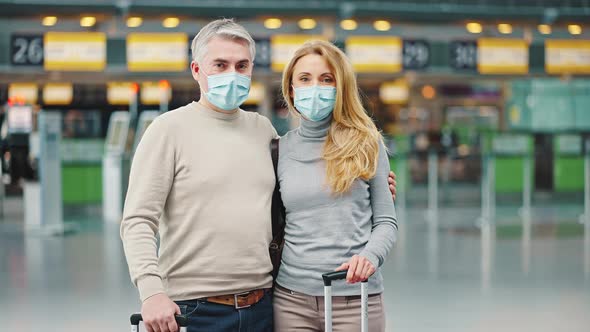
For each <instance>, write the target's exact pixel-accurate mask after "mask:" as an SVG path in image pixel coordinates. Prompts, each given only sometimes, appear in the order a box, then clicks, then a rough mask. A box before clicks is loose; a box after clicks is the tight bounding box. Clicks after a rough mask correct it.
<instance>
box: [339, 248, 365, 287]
mask: <svg viewBox="0 0 590 332" xmlns="http://www.w3.org/2000/svg"><path fill="white" fill-rule="evenodd" d="M344 270H348V274H347V275H346V282H347V283H349V284H354V283H357V282H361V281H365V280H367V279H369V277H370V276H372V275H373V273H375V267H374V266H373V264H372V263H371V262H370V261H369V260H368V259H367V258H366V257H363V256H359V255H354V256H352V258H350V260H349V261H348V262H346V263H343V264H342V265H340V266H339V267H338V268H337V269H336V270H335V271H344Z"/></svg>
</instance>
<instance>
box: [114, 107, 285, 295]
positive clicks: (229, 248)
mask: <svg viewBox="0 0 590 332" xmlns="http://www.w3.org/2000/svg"><path fill="white" fill-rule="evenodd" d="M276 136H277V134H276V131H275V130H274V128H273V127H272V125H271V123H270V121H269V120H268V119H267V118H265V117H263V116H260V115H258V114H257V113H250V112H244V111H242V110H240V111H238V112H235V113H233V114H225V113H219V112H216V111H213V110H210V109H207V108H205V107H204V106H202V105H201V104H199V103H196V102H193V103H191V104H189V105H187V106H184V107H181V108H179V109H176V110H174V111H171V112H168V113H165V114H163V115H161V116H160V117H158V118H157V119H156V121H154V122H153V124H152V125H151V126H150V127H149V128H148V130H147V131H146V133H145V135H144V137H143V138H142V140H141V143H140V144H139V146H138V148H137V151H136V154H135V156H134V158H133V164H132V168H131V175H130V179H129V189H128V191H127V198H126V200H125V209H124V212H123V220H122V223H121V239H122V240H123V246H124V249H125V255H126V257H127V262H128V264H129V271H130V274H131V278H132V280H133V282H134V283H135V285H136V286H137V287H138V289H139V293H140V298H141V300H142V301H143V300H145V299H147V298H149V297H150V296H153V295H155V294H158V293H166V294H167V295H168V296H169V297H170V298H171V299H172V300H187V299H196V298H201V297H207V296H216V295H223V294H233V293H239V292H244V291H248V290H253V289H258V288H266V287H271V286H272V278H271V276H270V274H269V272H270V271H271V269H272V264H271V261H270V258H269V255H268V245H269V243H270V241H271V221H270V204H271V197H272V192H273V188H274V184H275V178H274V173H273V166H272V161H271V157H270V153H269V143H270V141H271V139H272V138H274V137H276ZM158 234H159V240H160V243H159V250H158V244H157V242H158V241H157V235H158Z"/></svg>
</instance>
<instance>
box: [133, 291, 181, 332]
mask: <svg viewBox="0 0 590 332" xmlns="http://www.w3.org/2000/svg"><path fill="white" fill-rule="evenodd" d="M141 315H142V317H143V323H144V324H145V328H146V330H147V332H177V331H178V324H176V319H175V318H174V315H180V308H179V307H178V305H177V304H176V303H174V302H172V300H170V298H169V297H168V296H167V295H166V294H164V293H160V294H156V295H154V296H152V297H149V298H147V299H146V300H145V301H143V304H142V306H141Z"/></svg>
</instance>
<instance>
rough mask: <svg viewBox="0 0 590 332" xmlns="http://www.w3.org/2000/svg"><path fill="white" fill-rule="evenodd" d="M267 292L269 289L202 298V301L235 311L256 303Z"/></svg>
mask: <svg viewBox="0 0 590 332" xmlns="http://www.w3.org/2000/svg"><path fill="white" fill-rule="evenodd" d="M267 291H270V289H269V288H267V289H256V290H253V291H249V292H244V293H239V294H229V295H219V296H211V297H206V298H203V299H202V300H203V301H207V302H211V303H217V304H224V305H229V306H232V307H234V308H236V309H242V308H247V307H250V306H253V305H255V304H256V303H258V302H259V301H260V300H261V299H262V298H263V297H264V294H265V293H266V292H267Z"/></svg>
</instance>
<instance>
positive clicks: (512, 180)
mask: <svg viewBox="0 0 590 332" xmlns="http://www.w3.org/2000/svg"><path fill="white" fill-rule="evenodd" d="M486 138H487V139H486V140H485V142H486V143H487V145H488V147H487V148H486V147H485V146H484V151H489V152H492V153H493V154H494V156H495V163H496V169H495V170H496V171H495V179H496V183H495V189H496V192H498V193H518V192H522V191H523V190H524V183H523V182H524V181H523V180H524V169H523V168H524V158H525V156H527V155H528V156H531V158H532V151H533V139H532V136H530V135H525V134H514V133H491V134H490V135H487V136H486ZM530 168H531V171H530V174H531V181H532V180H533V179H534V162H532V160H531V163H530Z"/></svg>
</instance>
